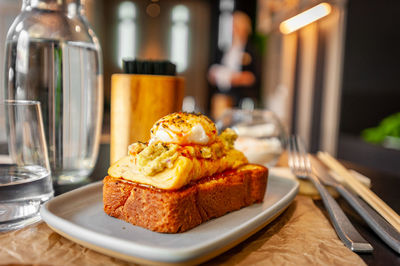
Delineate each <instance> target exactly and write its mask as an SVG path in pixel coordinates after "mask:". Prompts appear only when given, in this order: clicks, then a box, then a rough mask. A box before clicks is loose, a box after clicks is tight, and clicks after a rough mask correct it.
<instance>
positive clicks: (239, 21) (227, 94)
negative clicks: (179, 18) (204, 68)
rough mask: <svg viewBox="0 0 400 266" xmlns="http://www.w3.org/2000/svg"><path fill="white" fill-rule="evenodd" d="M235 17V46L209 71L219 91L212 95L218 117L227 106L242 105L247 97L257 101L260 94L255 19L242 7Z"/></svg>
mask: <svg viewBox="0 0 400 266" xmlns="http://www.w3.org/2000/svg"><path fill="white" fill-rule="evenodd" d="M232 17H233V20H232V46H231V47H230V48H229V49H228V50H227V51H226V52H225V53H224V54H222V55H221V56H220V59H219V60H217V62H218V63H216V64H213V65H212V66H211V67H210V69H209V72H208V80H209V82H210V84H211V85H212V86H214V87H215V88H216V91H217V93H215V94H214V95H213V96H212V98H211V114H212V116H213V117H214V118H215V119H217V118H218V117H219V116H220V115H221V114H222V113H223V112H224V111H225V110H226V109H227V108H231V107H234V106H235V107H237V106H240V105H241V101H242V100H243V99H245V98H246V99H247V100H249V99H252V100H253V101H254V103H256V102H257V100H258V98H259V79H260V77H259V76H260V75H259V72H260V64H259V57H258V56H257V53H256V50H255V49H253V47H252V46H251V44H250V43H249V42H248V39H249V35H250V34H251V33H252V28H251V20H250V18H249V16H248V15H247V14H245V13H244V12H241V11H235V12H234V13H233V16H232Z"/></svg>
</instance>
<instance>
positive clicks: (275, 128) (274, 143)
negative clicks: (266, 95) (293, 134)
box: [216, 109, 286, 167]
mask: <svg viewBox="0 0 400 266" xmlns="http://www.w3.org/2000/svg"><path fill="white" fill-rule="evenodd" d="M216 126H217V129H218V130H219V131H221V130H224V129H225V128H228V127H229V128H232V129H233V130H235V131H236V133H237V134H238V139H237V140H236V142H235V148H236V149H238V150H240V151H242V152H243V153H244V155H245V156H246V157H247V159H248V160H249V162H250V163H256V164H262V165H264V166H267V167H271V166H274V165H275V164H276V163H277V161H278V159H279V157H280V156H281V154H282V152H283V151H284V149H285V147H286V132H285V130H284V128H283V126H282V124H281V122H280V120H279V118H278V117H277V116H276V115H275V114H274V113H273V112H272V111H269V110H263V109H255V110H244V109H230V110H227V111H226V112H225V113H224V114H223V115H222V116H221V118H220V119H219V120H218V121H216Z"/></svg>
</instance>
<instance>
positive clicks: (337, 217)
mask: <svg viewBox="0 0 400 266" xmlns="http://www.w3.org/2000/svg"><path fill="white" fill-rule="evenodd" d="M288 162H289V167H290V169H291V170H292V172H293V174H294V175H296V176H297V177H299V178H302V179H309V180H310V181H311V182H312V183H313V184H314V186H315V188H316V189H317V190H318V192H319V194H320V195H321V199H322V201H323V203H324V205H325V208H326V209H327V211H328V213H329V217H330V219H331V222H332V224H333V227H334V228H335V231H336V233H337V235H338V236H339V238H340V239H341V240H342V242H343V244H344V245H345V246H346V247H348V248H349V249H351V250H352V251H354V252H363V253H367V252H372V250H373V248H372V246H371V244H369V243H368V242H367V241H366V240H365V239H364V238H363V237H362V236H361V235H360V234H359V233H358V231H357V230H356V229H355V228H354V226H353V225H352V224H351V222H350V220H349V219H348V218H347V216H346V215H345V214H344V212H343V210H342V209H341V208H340V206H339V204H338V203H337V202H336V201H335V199H334V198H333V197H332V196H331V195H330V194H329V192H328V191H327V190H326V189H325V187H324V186H323V185H322V184H321V182H320V181H319V179H318V177H317V176H316V175H314V174H313V173H312V171H311V162H310V159H309V157H308V154H307V151H306V149H305V146H304V144H303V142H302V141H301V140H300V138H299V137H298V136H291V137H290V139H289V158H288Z"/></svg>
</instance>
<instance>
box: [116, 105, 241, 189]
mask: <svg viewBox="0 0 400 266" xmlns="http://www.w3.org/2000/svg"><path fill="white" fill-rule="evenodd" d="M179 124H181V125H182V126H181V127H182V130H181V131H178V129H179ZM163 125H164V126H163ZM160 127H162V128H164V129H166V130H164V131H163V132H166V131H168V134H169V137H168V138H164V139H160V136H162V134H157V133H156V132H158V131H159V130H160V129H159V128H160ZM196 127H197V129H196ZM200 127H201V128H202V129H200V130H199V129H198V128H200ZM193 128H195V130H196V132H199V131H202V132H204V134H203V133H202V134H197V133H193ZM171 132H173V134H172V133H171ZM151 133H152V140H150V143H149V144H145V143H140V142H137V143H134V144H132V145H131V146H130V147H129V155H128V156H126V157H124V158H122V159H121V160H119V161H117V162H116V163H114V164H113V165H112V166H111V167H110V169H109V171H108V174H109V175H110V176H113V177H122V178H124V179H126V180H131V181H134V182H137V183H142V184H147V185H151V186H154V187H157V188H161V189H179V188H181V187H182V186H184V185H187V184H188V183H190V182H191V181H194V180H198V179H200V178H203V177H208V176H212V175H213V174H215V173H220V172H223V171H225V170H227V169H235V168H238V167H239V166H241V165H243V164H246V163H247V159H246V157H245V156H244V155H243V153H242V152H240V151H238V150H235V149H234V141H235V140H236V138H237V135H236V133H235V132H234V131H233V130H232V129H227V130H225V131H223V132H222V133H221V134H220V135H219V136H217V134H216V130H215V125H214V123H212V122H211V120H210V119H208V118H207V117H206V116H204V115H198V114H188V113H174V114H171V115H168V116H166V117H164V118H162V119H160V120H159V121H158V122H157V123H156V124H155V125H154V126H153V129H152V132H151ZM196 134H197V135H196ZM196 136H197V137H196ZM204 136H207V141H206V142H205V137H204ZM161 138H162V137H161ZM203 143H206V145H205V144H203Z"/></svg>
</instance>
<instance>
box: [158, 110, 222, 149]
mask: <svg viewBox="0 0 400 266" xmlns="http://www.w3.org/2000/svg"><path fill="white" fill-rule="evenodd" d="M216 137H217V129H216V127H215V124H214V123H213V122H212V121H211V120H210V119H209V118H208V117H206V116H205V115H202V114H193V113H184V112H179V113H173V114H169V115H167V116H164V117H163V118H161V119H160V120H158V121H157V122H156V123H155V124H154V126H153V127H152V129H151V139H150V143H156V142H164V143H175V144H179V145H190V144H200V145H208V144H211V143H213V142H214V141H215V138H216Z"/></svg>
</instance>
